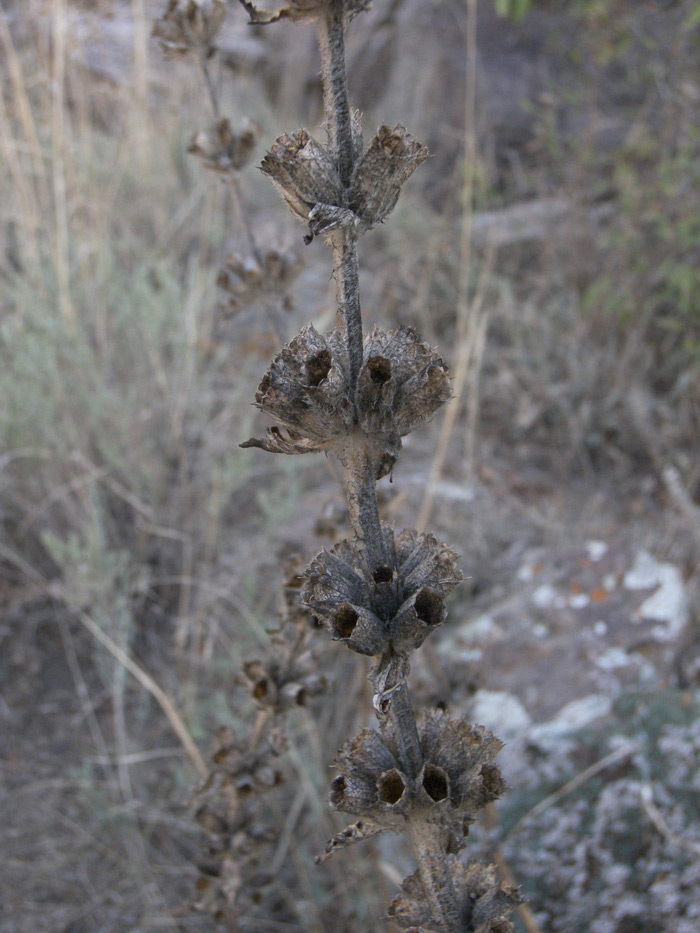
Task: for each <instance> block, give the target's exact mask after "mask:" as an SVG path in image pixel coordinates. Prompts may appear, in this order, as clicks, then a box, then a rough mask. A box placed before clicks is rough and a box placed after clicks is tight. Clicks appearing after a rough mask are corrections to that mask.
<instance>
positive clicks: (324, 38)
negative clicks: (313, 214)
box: [318, 2, 355, 188]
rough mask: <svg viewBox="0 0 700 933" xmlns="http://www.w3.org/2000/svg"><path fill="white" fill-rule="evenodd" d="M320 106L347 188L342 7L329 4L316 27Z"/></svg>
mask: <svg viewBox="0 0 700 933" xmlns="http://www.w3.org/2000/svg"><path fill="white" fill-rule="evenodd" d="M318 35H319V45H320V47H321V75H322V79H323V106H324V111H325V116H326V125H327V128H328V141H329V143H330V148H331V152H332V153H333V154H334V155H335V156H336V157H337V159H338V173H339V175H340V180H341V182H342V183H343V187H344V188H347V187H348V185H349V184H350V179H351V177H352V170H353V167H354V161H355V159H354V153H353V145H352V127H351V120H350V101H349V99H348V81H347V76H346V73H345V22H344V15H343V8H342V4H340V3H338V2H335V3H333V4H329V10H328V15H327V17H326V19H325V20H322V21H321V22H320V23H319V27H318Z"/></svg>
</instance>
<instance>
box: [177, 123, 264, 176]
mask: <svg viewBox="0 0 700 933" xmlns="http://www.w3.org/2000/svg"><path fill="white" fill-rule="evenodd" d="M260 132H261V130H260V127H259V126H258V125H257V123H253V122H252V121H250V120H246V121H245V122H244V123H243V125H242V126H241V129H240V131H239V132H238V133H234V132H233V130H232V129H231V124H230V122H229V121H228V119H227V118H226V117H222V118H221V119H220V120H218V121H217V122H216V123H215V124H214V125H213V126H211V127H210V128H209V129H208V130H199V131H198V132H197V133H195V135H194V136H193V137H192V140H191V142H190V144H189V146H188V148H187V151H188V152H191V153H192V154H193V155H196V156H197V157H198V158H199V159H201V161H202V164H203V165H204V166H205V167H206V168H208V169H212V171H215V172H221V173H222V174H224V175H225V174H228V173H229V172H231V171H238V170H240V169H242V168H243V167H244V166H245V165H247V164H248V162H249V161H250V159H251V158H252V155H253V152H254V150H255V144H256V143H257V141H258V138H259V136H260Z"/></svg>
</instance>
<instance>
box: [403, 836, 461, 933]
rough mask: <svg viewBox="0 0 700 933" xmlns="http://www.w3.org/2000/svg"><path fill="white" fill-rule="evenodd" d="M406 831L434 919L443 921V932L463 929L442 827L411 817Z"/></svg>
mask: <svg viewBox="0 0 700 933" xmlns="http://www.w3.org/2000/svg"><path fill="white" fill-rule="evenodd" d="M406 827H407V828H406V832H407V834H408V838H409V840H410V843H411V847H412V849H413V854H414V855H415V857H416V862H417V863H418V872H419V874H420V878H421V881H422V882H423V887H424V889H425V893H426V897H427V899H428V903H429V904H430V910H431V913H432V917H431V920H432V922H433V923H438V924H439V925H440V930H441V933H461V930H462V929H463V927H462V925H461V924H460V918H459V910H458V909H457V901H456V898H455V893H454V889H453V887H452V880H451V878H450V874H449V871H448V865H447V859H446V857H445V852H444V850H443V848H442V845H441V844H440V830H439V829H438V827H437V826H434V825H433V824H432V823H428V822H427V821H425V820H421V821H420V822H416V821H411V820H409V821H408V822H407V824H406Z"/></svg>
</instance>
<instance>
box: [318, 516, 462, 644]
mask: <svg viewBox="0 0 700 933" xmlns="http://www.w3.org/2000/svg"><path fill="white" fill-rule="evenodd" d="M382 534H383V535H384V541H385V547H384V549H383V550H384V552H385V553H386V554H388V555H389V560H388V562H387V563H386V564H382V565H380V566H370V565H369V564H368V562H367V558H366V556H365V551H364V549H362V548H361V547H360V546H356V545H354V544H351V543H349V542H348V541H341V542H340V543H339V544H336V545H335V547H334V548H333V549H332V550H330V551H321V553H320V554H318V555H317V556H316V557H315V559H314V560H313V561H312V563H311V565H310V567H309V569H308V571H307V582H306V587H305V588H304V592H303V596H302V599H303V601H304V603H305V604H306V605H307V606H308V607H309V608H310V609H311V611H312V612H313V613H314V614H315V615H316V616H318V618H319V619H320V620H321V621H323V622H324V623H325V624H326V625H327V626H328V628H329V629H330V631H331V634H332V636H333V638H334V639H337V640H339V641H343V642H344V643H345V644H346V645H347V646H348V648H350V649H352V650H353V651H357V652H358V653H360V654H365V655H377V656H383V655H387V654H389V655H403V654H407V653H408V652H409V651H411V650H413V649H414V648H417V647H418V646H419V645H421V644H422V643H423V641H424V640H425V639H426V637H427V636H428V635H430V634H431V632H433V631H434V630H435V628H436V627H437V626H438V625H440V624H441V623H442V622H444V620H445V618H446V615H447V610H446V608H445V596H446V595H447V594H448V593H449V592H450V591H451V590H452V589H453V587H455V586H456V585H457V584H458V583H459V582H460V580H461V579H462V574H461V573H460V571H459V570H458V569H457V567H456V561H457V557H456V555H455V553H454V551H452V550H451V549H450V548H449V547H447V545H445V544H442V543H440V542H439V541H438V539H437V538H435V537H434V536H433V535H430V534H427V535H419V534H418V533H417V532H416V531H408V530H405V531H402V532H401V533H400V534H399V535H398V536H394V532H393V531H392V529H390V528H389V527H388V526H386V525H384V526H382Z"/></svg>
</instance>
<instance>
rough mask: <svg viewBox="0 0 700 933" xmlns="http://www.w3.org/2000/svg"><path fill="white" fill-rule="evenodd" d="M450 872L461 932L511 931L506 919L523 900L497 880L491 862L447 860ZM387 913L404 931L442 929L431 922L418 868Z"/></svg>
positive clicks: (417, 932) (424, 932)
mask: <svg viewBox="0 0 700 933" xmlns="http://www.w3.org/2000/svg"><path fill="white" fill-rule="evenodd" d="M448 865H449V872H450V876H451V881H452V888H453V890H454V893H455V900H456V902H457V907H458V910H459V920H460V927H459V929H460V930H461V931H463V933H513V929H514V927H513V924H512V923H511V922H510V920H509V919H508V918H509V917H510V916H511V914H512V913H513V911H514V910H515V908H516V907H517V906H518V904H520V903H521V902H522V898H521V897H520V894H519V893H518V891H517V889H516V888H514V887H513V886H512V885H509V884H507V883H506V882H500V883H499V881H498V878H497V876H496V868H495V866H494V865H489V866H485V865H482V864H480V863H479V862H469V863H468V864H467V865H464V864H463V863H462V862H460V861H459V860H457V859H455V858H451V859H450V860H449V863H448ZM389 916H390V917H391V919H392V920H393V921H394V923H396V925H397V926H398V927H399V929H400V930H403V931H404V933H441V931H440V928H439V927H437V926H436V925H435V924H434V923H433V922H432V916H431V909H430V905H429V903H428V899H427V897H426V893H425V889H424V887H423V882H422V881H421V878H420V873H419V872H417V871H416V872H414V873H413V874H412V875H409V877H408V878H406V879H405V880H404V882H403V884H402V885H401V894H399V895H398V896H397V897H395V898H394V900H393V901H392V903H391V906H390V907H389Z"/></svg>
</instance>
